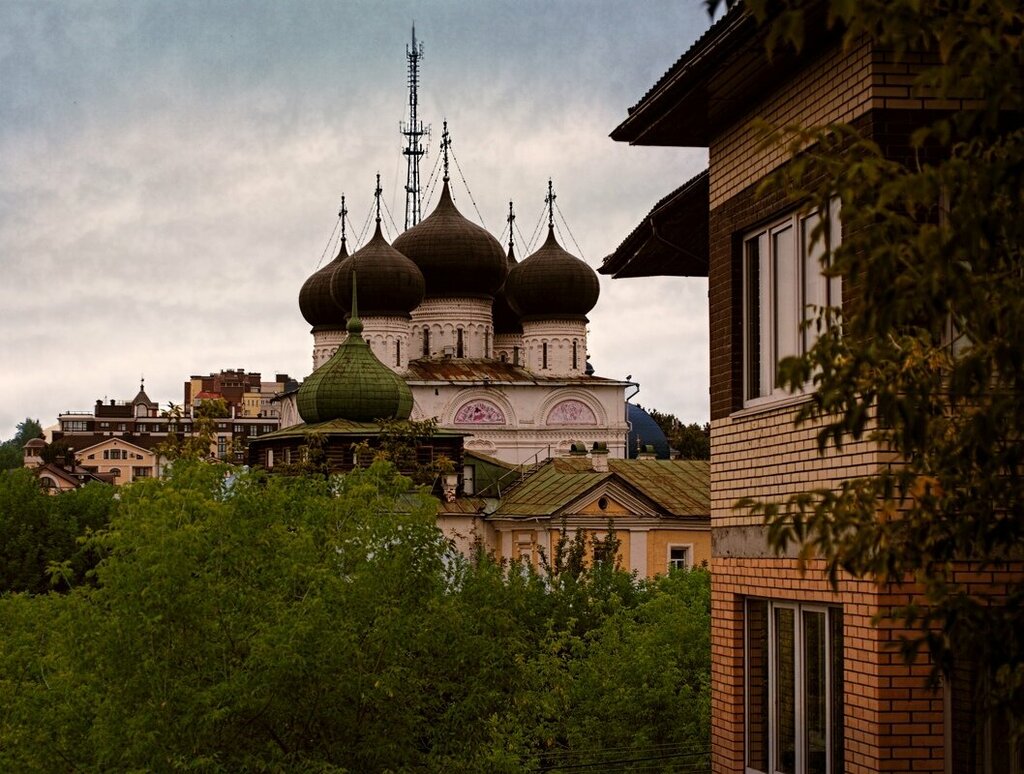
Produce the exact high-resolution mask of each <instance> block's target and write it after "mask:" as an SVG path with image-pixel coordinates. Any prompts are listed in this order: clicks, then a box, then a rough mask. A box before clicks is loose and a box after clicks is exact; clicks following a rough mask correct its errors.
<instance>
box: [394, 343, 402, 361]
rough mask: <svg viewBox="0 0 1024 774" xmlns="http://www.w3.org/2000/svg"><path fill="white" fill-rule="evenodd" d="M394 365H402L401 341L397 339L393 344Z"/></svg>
mask: <svg viewBox="0 0 1024 774" xmlns="http://www.w3.org/2000/svg"><path fill="white" fill-rule="evenodd" d="M395 365H396V366H400V365H402V340H401V339H399V340H397V341H396V342H395Z"/></svg>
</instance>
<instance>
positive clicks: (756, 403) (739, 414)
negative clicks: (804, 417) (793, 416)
mask: <svg viewBox="0 0 1024 774" xmlns="http://www.w3.org/2000/svg"><path fill="white" fill-rule="evenodd" d="M812 395H813V393H812V392H811V391H810V390H808V391H806V392H804V391H801V392H798V393H796V394H794V395H782V396H779V397H776V396H774V395H772V396H768V397H764V398H755V399H754V400H751V401H747V405H745V406H744V407H743V408H741V409H739V410H738V411H734V412H732V413H731V414H730V415H729V418H730V419H745V418H747V417H752V416H757V415H758V414H766V413H767V412H769V411H777V410H779V409H786V408H791V407H793V406H799V405H800V404H801V403H806V402H807V401H809V400H810V399H811V397H812Z"/></svg>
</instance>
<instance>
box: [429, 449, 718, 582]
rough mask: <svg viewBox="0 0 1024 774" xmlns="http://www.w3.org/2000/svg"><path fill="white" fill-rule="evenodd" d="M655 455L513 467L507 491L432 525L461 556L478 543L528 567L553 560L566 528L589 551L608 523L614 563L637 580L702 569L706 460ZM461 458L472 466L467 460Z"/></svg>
mask: <svg viewBox="0 0 1024 774" xmlns="http://www.w3.org/2000/svg"><path fill="white" fill-rule="evenodd" d="M651 457H652V458H651V459H637V460H622V459H611V460H610V459H608V452H607V450H606V449H603V448H600V447H599V448H597V449H591V450H590V452H589V456H588V451H587V450H586V449H585V448H584V446H583V445H582V444H578V445H577V446H576V448H575V449H574V450H573V451H572V452H571V453H570V455H569V456H568V457H559V458H556V459H552V460H547V461H545V462H544V463H542V464H540V465H539V466H537V467H535V468H528V469H526V470H520V469H519V468H513V469H511V470H510V473H509V476H510V477H508V478H507V479H506V481H505V482H504V484H503V485H502V484H501V483H498V484H497V485H494V484H491V485H489V486H485V487H483V488H480V489H479V490H478V492H477V493H476V496H467V497H465V498H460V499H458V500H455V501H452V502H444V503H442V504H441V507H440V510H439V511H438V520H437V521H438V527H440V528H441V530H442V531H443V532H444V533H445V534H446V535H447V536H448V537H449V538H451V539H452V540H453V541H454V542H455V544H456V545H457V546H458V547H459V548H460V549H461V550H462V551H464V552H466V553H470V552H471V551H472V550H473V549H474V547H475V546H478V545H479V546H480V547H482V548H484V549H486V550H488V551H490V552H492V553H493V554H494V556H495V557H496V558H498V559H502V560H506V561H527V562H529V563H530V564H532V565H534V566H539V565H540V563H541V559H542V556H543V557H547V558H548V559H552V558H553V556H554V553H555V551H556V547H557V545H558V541H559V537H560V534H561V530H562V529H563V528H564V529H565V531H566V537H567V538H568V539H569V540H572V539H573V538H574V537H575V536H576V534H577V533H578V532H580V531H583V532H584V533H585V534H586V535H587V540H588V545H587V550H588V551H589V552H593V551H595V550H599V549H600V542H601V541H603V540H604V539H605V538H606V537H607V534H608V530H609V525H611V528H612V530H613V531H614V533H615V538H616V539H617V540H618V542H619V552H618V556H617V559H618V564H619V566H621V567H622V568H623V569H625V570H628V571H630V572H636V573H637V575H639V576H640V577H641V578H649V577H653V576H655V575H661V574H665V573H666V572H668V571H669V569H670V568H673V567H676V568H686V569H690V568H692V567H695V566H700V565H703V564H706V563H708V562H709V561H710V560H711V524H710V507H711V504H710V494H709V483H710V481H709V465H708V463H707V462H705V461H697V460H655V459H653V455H651ZM466 461H467V464H469V465H472V464H473V463H474V462H476V460H475V459H474V458H473V456H472V455H467V458H466ZM499 494H500V496H499ZM488 495H490V496H488ZM593 558H594V556H593V555H591V556H590V557H588V559H593Z"/></svg>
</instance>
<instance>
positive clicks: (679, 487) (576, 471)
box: [493, 457, 711, 518]
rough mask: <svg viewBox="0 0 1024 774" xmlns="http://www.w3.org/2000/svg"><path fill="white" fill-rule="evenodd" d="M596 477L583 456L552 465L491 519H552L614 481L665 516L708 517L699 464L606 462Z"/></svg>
mask: <svg viewBox="0 0 1024 774" xmlns="http://www.w3.org/2000/svg"><path fill="white" fill-rule="evenodd" d="M608 467H609V469H608V471H607V472H605V473H600V472H598V471H595V470H594V469H593V467H592V463H591V460H590V459H589V458H586V457H559V458H556V459H554V460H551V461H550V462H549V463H547V464H546V465H544V466H543V467H542V468H540V469H539V470H538V471H537V472H536V473H534V474H533V475H531V476H530V477H529V478H527V479H526V480H525V481H524V482H523V483H522V484H520V485H519V486H517V487H515V488H514V489H512V490H511V491H510V492H508V494H507V495H506V496H505V497H504V498H503V499H502V501H501V504H500V505H499V506H498V509H497V510H496V511H495V512H494V514H493V516H494V517H496V518H501V517H523V516H553V515H556V514H557V513H558V512H559V511H560V510H561V509H563V508H564V507H565V506H567V505H568V504H569V503H571V502H573V501H574V500H576V499H578V498H580V497H582V496H583V495H585V494H586V493H587V492H589V491H591V490H592V489H594V488H595V487H597V486H598V485H599V484H601V483H603V482H605V481H609V480H617V481H619V482H621V483H623V484H625V485H626V486H627V487H629V488H630V489H631V490H633V491H634V492H636V493H638V494H640V495H641V496H643V497H646V498H647V499H648V500H650V501H651V502H652V503H654V505H655V506H657V508H658V510H660V511H661V512H662V513H663V514H664V515H666V516H677V517H679V516H708V515H709V514H710V512H711V493H710V478H711V468H710V465H709V463H708V462H706V461H702V460H609V461H608Z"/></svg>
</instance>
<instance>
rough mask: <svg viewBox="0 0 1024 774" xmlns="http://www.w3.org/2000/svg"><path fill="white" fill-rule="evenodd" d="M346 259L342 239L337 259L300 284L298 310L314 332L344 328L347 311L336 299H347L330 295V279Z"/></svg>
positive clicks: (346, 253)
mask: <svg viewBox="0 0 1024 774" xmlns="http://www.w3.org/2000/svg"><path fill="white" fill-rule="evenodd" d="M348 258H349V255H348V250H347V249H346V248H345V240H344V239H342V240H341V247H340V248H339V249H338V255H337V257H335V259H334V260H333V261H331V262H330V263H328V264H327V265H326V266H324V267H323V268H321V269H319V270H318V271H315V272H314V273H313V274H311V275H310V276H309V278H308V279H307V280H306V281H305V282H304V283H302V289H301V290H300V291H299V310H300V311H301V312H302V316H303V317H305V318H306V322H308V323H309V324H310V325H312V326H313V330H314V331H316V330H320V329H323V328H343V327H344V326H345V317H346V316H348V309H347V308H346V306H345V304H343V303H341V302H340V301H339V300H338V299H339V298H347V296H338V297H335V296H334V295H333V294H332V293H331V278H332V277H333V276H334V272H335V270H336V269H338V267H340V266H341V265H342V264H344V263H345V262H346V261H347V260H348Z"/></svg>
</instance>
